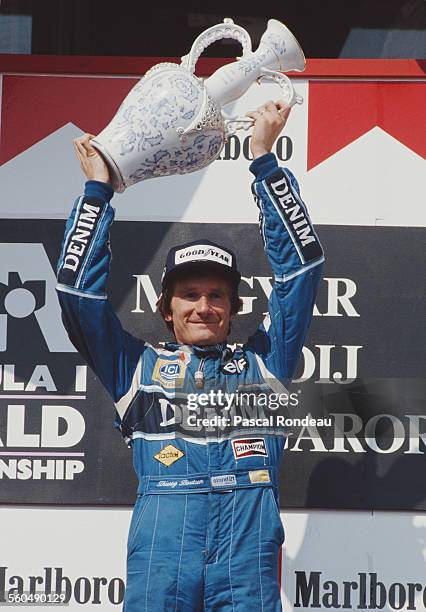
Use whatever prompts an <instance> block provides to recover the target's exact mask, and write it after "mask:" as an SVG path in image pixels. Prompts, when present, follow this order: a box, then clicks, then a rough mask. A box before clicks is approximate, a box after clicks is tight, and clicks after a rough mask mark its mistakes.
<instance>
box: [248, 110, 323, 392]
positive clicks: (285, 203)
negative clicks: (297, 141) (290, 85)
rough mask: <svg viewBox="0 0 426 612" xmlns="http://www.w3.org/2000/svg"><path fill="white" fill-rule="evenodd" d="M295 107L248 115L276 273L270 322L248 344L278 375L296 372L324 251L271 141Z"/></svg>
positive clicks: (257, 193) (266, 240)
mask: <svg viewBox="0 0 426 612" xmlns="http://www.w3.org/2000/svg"><path fill="white" fill-rule="evenodd" d="M289 113H290V109H286V108H285V107H284V105H283V104H282V103H281V102H277V103H274V102H268V103H266V104H265V105H264V107H263V108H261V109H259V110H258V111H255V112H253V113H249V116H251V117H252V118H253V119H254V120H255V125H254V130H253V135H252V142H251V148H252V152H253V156H254V158H255V159H254V161H253V163H252V164H251V166H250V170H251V172H253V174H254V175H255V181H254V183H253V185H252V191H253V195H254V197H255V201H256V204H257V206H258V208H259V224H260V231H261V236H262V240H263V245H264V249H265V252H266V254H267V256H268V259H269V263H270V265H271V268H272V272H273V275H274V278H273V289H272V293H271V296H270V299H269V321H268V323H267V324H265V325H264V324H263V323H262V324H261V325H260V326H259V328H258V330H257V332H256V333H255V334H254V335H253V336H251V338H250V339H249V341H248V343H247V350H252V351H254V352H255V353H256V354H257V355H258V358H259V359H260V360H261V363H260V364H259V365H260V366H261V367H265V368H266V370H267V372H266V373H265V374H266V375H267V373H268V372H269V373H270V374H271V375H272V376H273V377H276V378H278V379H280V380H281V381H284V382H288V381H289V380H291V378H292V377H293V375H294V371H295V369H296V366H297V362H298V359H299V356H300V352H301V350H302V347H303V343H304V340H305V338H306V335H307V332H308V329H309V326H310V323H311V319H312V311H313V307H314V302H315V297H316V294H317V290H318V284H319V281H320V278H321V269H322V263H323V262H324V254H323V250H322V247H321V244H320V242H319V240H318V236H317V234H316V232H315V230H314V228H313V226H312V223H311V220H310V218H309V214H308V211H307V209H306V206H305V204H304V202H303V201H302V199H301V196H300V191H299V186H298V183H297V181H296V179H295V177H294V176H293V174H292V173H291V172H290V171H289V170H288V169H285V168H280V167H279V166H278V163H277V160H276V157H275V155H274V154H273V153H271V152H270V151H271V149H272V145H273V143H274V142H275V140H276V138H277V137H278V135H279V133H280V132H281V130H282V129H283V127H284V125H285V123H286V121H287V118H288V115H289Z"/></svg>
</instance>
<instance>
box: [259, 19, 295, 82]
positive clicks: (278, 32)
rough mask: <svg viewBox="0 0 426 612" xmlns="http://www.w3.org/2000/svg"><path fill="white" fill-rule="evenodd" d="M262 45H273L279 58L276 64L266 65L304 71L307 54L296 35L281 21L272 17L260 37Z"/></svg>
mask: <svg viewBox="0 0 426 612" xmlns="http://www.w3.org/2000/svg"><path fill="white" fill-rule="evenodd" d="M262 45H267V46H268V47H271V48H272V49H273V51H274V53H275V56H276V58H277V64H276V65H275V66H265V68H270V69H272V70H281V71H282V72H288V71H290V70H296V71H297V72H303V70H304V69H305V66H306V59H305V54H304V53H303V50H302V47H301V46H300V44H299V42H298V41H297V39H296V37H295V36H294V34H293V33H292V32H290V30H289V29H288V28H287V26H285V25H284V24H283V23H281V21H278V20H277V19H270V20H269V21H268V27H267V29H266V31H265V32H264V34H263V36H262V38H261V39H260V45H259V48H260V47H261V46H262Z"/></svg>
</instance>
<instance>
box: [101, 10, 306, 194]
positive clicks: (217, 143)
mask: <svg viewBox="0 0 426 612" xmlns="http://www.w3.org/2000/svg"><path fill="white" fill-rule="evenodd" d="M222 38H233V39H235V40H237V41H238V42H240V43H241V45H242V48H243V54H242V57H240V58H238V59H237V61H235V62H232V63H230V64H228V65H226V66H222V68H219V69H218V70H216V72H215V73H214V74H212V75H211V76H210V77H208V78H207V79H201V78H199V77H197V76H195V74H194V72H195V65H196V63H197V60H198V58H199V57H200V55H201V54H202V52H203V51H204V49H205V48H206V47H208V46H209V45H210V44H211V43H213V42H215V41H216V40H220V39H222ZM181 59H182V62H181V63H180V64H174V63H170V62H165V63H161V64H157V65H155V66H153V67H152V68H151V69H150V70H148V71H147V73H146V74H145V75H144V76H143V77H142V78H141V80H140V81H139V82H138V83H137V84H136V85H135V86H134V87H133V88H132V89H131V91H130V92H129V93H128V94H127V96H126V98H125V99H124V101H123V102H122V104H121V106H120V108H119V109H118V111H117V113H116V115H115V116H114V118H113V119H112V121H111V122H110V123H109V124H108V125H107V127H106V128H105V129H104V130H102V132H101V133H100V134H98V136H96V137H95V138H94V139H93V140H91V144H92V145H93V146H94V147H96V149H97V150H98V151H99V152H100V153H101V154H102V155H103V157H104V159H105V161H106V163H107V164H108V167H109V171H110V177H111V183H112V187H113V189H114V191H116V192H119V193H122V192H123V191H124V190H125V189H126V187H129V186H130V185H134V184H135V183H138V182H139V181H143V180H146V179H150V178H155V177H157V176H168V175H171V174H185V173H188V172H194V171H196V170H200V169H201V168H204V167H205V166H207V165H208V164H210V163H211V162H212V161H214V160H215V159H216V158H217V157H218V156H219V154H220V152H221V150H222V147H223V145H224V143H225V141H226V139H227V137H228V136H229V135H230V134H232V133H234V132H235V131H236V130H237V129H248V128H249V127H251V126H252V125H253V120H252V119H250V118H248V117H229V116H228V115H226V114H225V112H224V111H223V110H222V109H223V107H224V106H226V105H227V104H229V103H230V102H233V101H234V100H237V99H238V98H240V97H241V96H242V95H243V94H244V93H245V92H246V91H247V90H248V88H249V87H250V85H251V84H252V83H253V82H254V81H257V82H259V83H260V82H262V81H269V82H275V83H277V84H278V85H279V86H280V88H281V97H282V98H283V100H284V101H285V103H286V104H287V106H292V105H294V104H301V103H302V102H303V99H302V97H301V96H300V95H298V94H297V93H296V92H295V90H294V88H293V86H292V84H291V82H290V79H289V78H288V77H287V76H285V75H283V74H281V71H285V72H287V71H289V70H297V71H299V72H300V71H302V70H304V68H305V56H304V54H303V51H302V49H301V47H300V45H299V43H298V42H297V40H296V38H295V37H294V36H293V34H292V33H291V32H290V30H289V29H288V28H287V27H286V26H285V25H284V24H282V23H281V22H279V21H277V20H276V19H270V20H269V21H268V27H267V29H266V31H265V32H264V34H263V36H262V38H261V40H260V44H259V47H258V49H257V50H256V51H252V44H251V39H250V36H249V34H248V32H247V31H246V30H245V29H244V28H242V27H240V26H238V25H236V24H234V22H233V21H232V19H225V20H224V22H223V23H221V24H217V25H214V26H212V27H210V28H208V29H207V30H205V31H204V32H202V33H201V34H200V35H199V36H198V37H197V38H196V40H195V41H194V43H193V45H192V48H191V51H190V52H189V53H188V55H185V56H184V57H182V58H181Z"/></svg>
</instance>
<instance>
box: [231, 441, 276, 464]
mask: <svg viewBox="0 0 426 612" xmlns="http://www.w3.org/2000/svg"><path fill="white" fill-rule="evenodd" d="M232 450H233V451H234V457H235V459H244V458H245V457H256V456H260V457H267V456H268V451H267V449H266V444H265V439H264V438H241V439H239V440H232Z"/></svg>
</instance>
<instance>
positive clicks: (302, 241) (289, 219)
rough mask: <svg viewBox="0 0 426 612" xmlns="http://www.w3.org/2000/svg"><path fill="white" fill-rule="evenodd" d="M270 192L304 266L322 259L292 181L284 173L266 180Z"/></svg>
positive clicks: (317, 242) (315, 236) (320, 251)
mask: <svg viewBox="0 0 426 612" xmlns="http://www.w3.org/2000/svg"><path fill="white" fill-rule="evenodd" d="M265 183H266V185H267V187H268V191H269V193H270V195H271V197H272V198H273V200H274V201H275V204H276V206H277V208H278V210H279V211H280V212H281V214H282V216H283V218H284V219H285V222H286V225H287V227H288V230H289V232H290V234H291V237H292V240H293V243H294V244H295V246H296V249H297V252H298V255H299V257H300V260H301V262H302V263H303V264H305V263H308V262H310V261H313V260H314V259H318V258H319V257H322V255H323V251H322V248H321V245H320V243H319V241H318V237H317V235H316V234H315V230H314V228H313V226H312V223H311V220H310V218H309V215H308V212H307V210H306V208H305V206H304V204H303V203H302V201H301V199H300V197H299V196H298V194H297V193H296V190H295V189H293V187H292V185H291V183H290V180H289V179H288V178H287V176H286V175H285V174H284V173H283V172H282V171H280V172H278V173H276V174H273V175H272V176H269V177H268V178H266V179H265Z"/></svg>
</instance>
